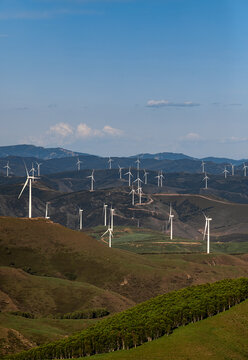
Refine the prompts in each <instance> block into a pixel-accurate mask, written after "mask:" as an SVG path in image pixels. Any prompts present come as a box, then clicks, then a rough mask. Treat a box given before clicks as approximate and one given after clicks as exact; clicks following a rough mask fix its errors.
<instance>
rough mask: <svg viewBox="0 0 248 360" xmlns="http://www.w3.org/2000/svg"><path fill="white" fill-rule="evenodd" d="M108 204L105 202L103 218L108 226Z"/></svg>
mask: <svg viewBox="0 0 248 360" xmlns="http://www.w3.org/2000/svg"><path fill="white" fill-rule="evenodd" d="M107 207H108V205H107V204H103V218H104V226H107Z"/></svg>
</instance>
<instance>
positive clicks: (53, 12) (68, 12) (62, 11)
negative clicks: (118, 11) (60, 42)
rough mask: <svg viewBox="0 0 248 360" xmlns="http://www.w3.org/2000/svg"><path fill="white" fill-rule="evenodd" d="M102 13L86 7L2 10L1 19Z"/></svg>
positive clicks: (33, 18) (47, 17)
mask: <svg viewBox="0 0 248 360" xmlns="http://www.w3.org/2000/svg"><path fill="white" fill-rule="evenodd" d="M96 14H100V13H99V12H96V11H94V10H86V9H83V10H82V9H77V10H72V9H57V10H45V11H19V12H0V20H39V19H41V20H42V19H49V18H54V17H56V16H66V15H74V16H76V15H96Z"/></svg>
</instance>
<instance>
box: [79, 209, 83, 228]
mask: <svg viewBox="0 0 248 360" xmlns="http://www.w3.org/2000/svg"><path fill="white" fill-rule="evenodd" d="M82 229H83V209H79V230H82Z"/></svg>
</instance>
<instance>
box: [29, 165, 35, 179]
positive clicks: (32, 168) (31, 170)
mask: <svg viewBox="0 0 248 360" xmlns="http://www.w3.org/2000/svg"><path fill="white" fill-rule="evenodd" d="M35 171H36V170H35V168H34V164H33V163H32V167H31V169H30V170H29V172H30V173H31V174H32V176H33V177H34V173H35Z"/></svg>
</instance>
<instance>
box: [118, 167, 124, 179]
mask: <svg viewBox="0 0 248 360" xmlns="http://www.w3.org/2000/svg"><path fill="white" fill-rule="evenodd" d="M118 166H119V175H120V179H122V170H123V169H124V168H123V167H120V165H118Z"/></svg>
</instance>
